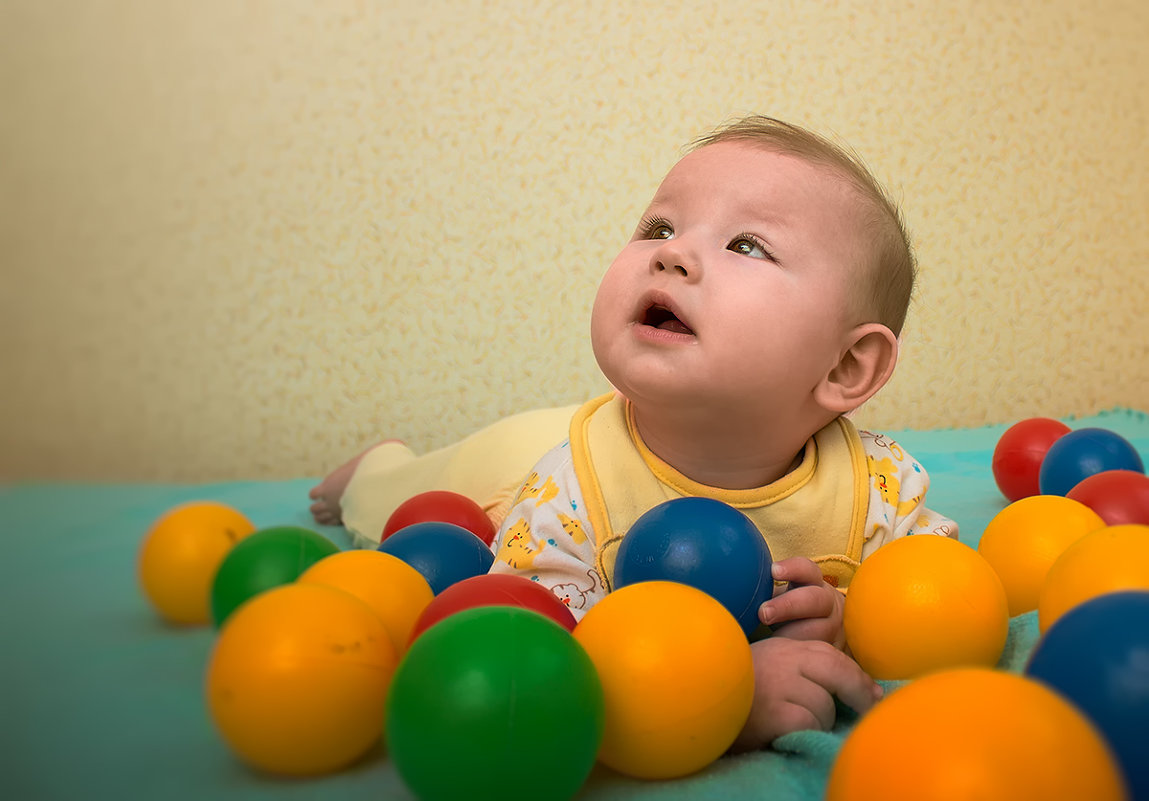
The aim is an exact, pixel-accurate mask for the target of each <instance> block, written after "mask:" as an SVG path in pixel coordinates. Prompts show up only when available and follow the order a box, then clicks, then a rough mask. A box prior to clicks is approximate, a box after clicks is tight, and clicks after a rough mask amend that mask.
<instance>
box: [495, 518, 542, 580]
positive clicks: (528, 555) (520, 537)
mask: <svg viewBox="0 0 1149 801" xmlns="http://www.w3.org/2000/svg"><path fill="white" fill-rule="evenodd" d="M531 540H532V537H531V527H530V525H528V524H527V521H526V520H519V522H517V523H515V524H514V525H513V526H511V527H510V528H509V529H507V536H506V537H505V538H504V539H503V544H502V545H501V546H499V555H498V556H497V557H496V558H497V559H499V560H501V561H503V562H506V563H507V564H508V565H510V566H511V567H513V568H515V569H516V570H525V569H526V568H528V567H532V566H534V563H535V557H536V556H538V555H539V552H540V551H542V549H543V548H545V547H546V546H547V544H546V543H545V542H540V543H539V547H538V548H537V549H536V548H532V547H531Z"/></svg>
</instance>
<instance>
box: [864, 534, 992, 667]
mask: <svg viewBox="0 0 1149 801" xmlns="http://www.w3.org/2000/svg"><path fill="white" fill-rule="evenodd" d="M842 622H843V626H844V628H845V632H846V641H847V642H848V643H849V645H850V649H851V651H852V652H853V655H854V659H856V660H857V662H858V664H859V665H861V666H862V669H863V670H865V671H866V672H867V673H869V674H870V675H871V676H873V677H874V678H877V679H911V678H915V677H917V676H921V675H922V674H924V673H927V672H929V671H933V670H940V669H943V668H952V667H960V666H971V665H976V666H985V667H992V666H993V665H995V664H997V661H998V659H1000V658H1001V653H1002V651H1003V650H1004V649H1005V640H1006V637H1007V636H1008V635H1009V602H1008V600H1007V599H1006V594H1005V589H1004V588H1003V587H1002V584H1001V579H999V578H998V577H997V573H995V572H994V570H993V568H992V567H990V564H989V562H987V561H986V560H985V559H984V558H983V557H982V556H981V555H980V554H978V552H977V551H975V550H974V549H973V548H971V547H969V546H968V545H965V544H964V543H961V542H958V541H957V540H953V539H950V538H949V537H940V536H936V535H932V534H920V535H915V536H909V537H902V538H901V539H898V540H894V541H893V542H891V543H890V544H889V545H884V546H882V547H881V548H879V549H878V550H877V551H875V552H874V554H873V555H871V556H870V557H869V558H867V559H866V560H865V561H864V562H862V564H861V566H860V567H859V568H858V571H857V573H855V574H854V578H853V580H852V581H851V582H850V592H849V595H847V596H846V607H845V611H844V613H843V621H842Z"/></svg>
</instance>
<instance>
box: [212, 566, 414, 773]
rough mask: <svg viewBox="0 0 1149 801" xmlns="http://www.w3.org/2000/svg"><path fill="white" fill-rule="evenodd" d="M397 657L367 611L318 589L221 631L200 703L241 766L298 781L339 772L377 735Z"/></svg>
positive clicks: (269, 597)
mask: <svg viewBox="0 0 1149 801" xmlns="http://www.w3.org/2000/svg"><path fill="white" fill-rule="evenodd" d="M397 663H398V656H397V654H396V652H395V646H394V645H392V644H391V637H390V635H389V634H388V633H387V630H386V629H385V628H384V627H383V623H382V621H380V620H379V617H378V616H377V615H376V614H375V613H374V612H372V611H371V608H370V607H368V606H367V604H365V603H363V602H362V601H360V600H359V599H358V598H356V597H354V596H353V595H351V594H350V593H347V592H344V591H342V590H337V589H334V588H333V587H326V586H323V585H320V584H287V585H284V586H281V587H277V588H275V589H272V590H268V591H267V592H264V593H262V594H260V595H258V596H256V597H255V598H253V599H251V600H250V601H248V602H247V603H245V604H244V605H243V606H241V607H240V608H239V609H237V610H236V611H235V612H234V613H233V614H232V615H230V616H229V617H228V619H227V621H226V622H225V623H224V625H223V628H222V629H220V633H219V637H218V638H217V640H216V643H215V648H214V649H213V651H212V654H211V658H210V661H209V663H208V668H207V701H208V708H209V710H210V712H211V717H212V720H213V721H214V722H215V725H216V728H217V729H218V730H219V733H220V735H221V736H222V737H223V739H224V741H225V742H226V743H227V744H228V745H229V746H230V747H231V749H232V750H233V751H234V752H235V753H236V755H237V756H239V757H240V758H241V759H242V760H243V761H245V762H247V763H248V764H250V765H252V766H254V767H256V768H260V769H262V770H265V771H269V772H271V773H278V774H287V775H296V776H305V775H316V774H321V773H329V772H331V771H335V770H338V769H340V768H343V767H345V766H347V765H349V764H351V763H352V762H354V761H355V760H356V759H358V758H359V757H361V756H362V755H363V754H365V753H366V752H367V751H368V750H369V749H370V748H371V747H372V746H373V745H374V744H375V743H376V742H377V741H378V740H379V738H380V737H381V736H382V734H383V714H384V704H385V702H386V698H387V689H388V687H389V686H390V683H391V676H392V675H393V674H394V672H395V668H396V665H397Z"/></svg>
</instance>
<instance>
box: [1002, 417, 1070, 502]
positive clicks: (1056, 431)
mask: <svg viewBox="0 0 1149 801" xmlns="http://www.w3.org/2000/svg"><path fill="white" fill-rule="evenodd" d="M1070 431H1071V429H1070V428H1069V426H1067V425H1066V424H1065V423H1063V422H1061V421H1060V420H1051V419H1050V418H1048V417H1031V418H1029V419H1028V420H1022V421H1021V422H1019V423H1015V424H1014V425H1012V426H1010V427H1009V428H1008V429H1006V432H1005V433H1004V434H1002V435H1001V439H999V440H998V441H997V446H996V447H995V448H994V450H993V478H994V481H996V482H997V488H998V489H1000V490H1001V494H1002V495H1004V496H1005V497H1006V498H1008V499H1009V500H1010V501H1017V500H1020V499H1022V498H1028V497H1029V496H1031V495H1038V494H1040V492H1041V490H1040V489H1039V487H1038V474H1039V472H1040V471H1041V462H1042V460H1043V459H1045V454H1046V452H1047V451H1048V450H1049V448H1050V446H1051V445H1053V443H1054V442H1056V441H1057V440H1059V439H1061V437H1063V436H1064V435H1066V434H1068V433H1069V432H1070Z"/></svg>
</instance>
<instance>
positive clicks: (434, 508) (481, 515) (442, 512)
mask: <svg viewBox="0 0 1149 801" xmlns="http://www.w3.org/2000/svg"><path fill="white" fill-rule="evenodd" d="M416 523H453V524H454V525H456V526H461V527H463V528H465V529H467V531H469V532H471V533H472V534H474V535H475V536H476V537H478V538H479V539H481V540H482V541H483V542H485V543H486V544H487V545H490V544H491V541H492V540H494V539H495V524H494V523H492V522H491V518H489V517H487V513H486V512H484V511H483V507H481V506H479V504H477V503H475V502H474V501H472V500H471V499H470V498H468V497H467V496H465V495H460V494H459V493H457V492H449V491H448V490H431V491H430V492H421V493H419V494H418V495H416V496H414V497H412V498H408V499H407V500H405V501H403V503H401V504H399V506H398V507H397V508H396V509H395V511H394V512H392V513H391V516H390V517H389V518H387V524H386V525H385V526H383V536H382V539H381V540H380V541H383V540H386V539H387V538H388V537H390V536H391V535H392V534H394V533H395V532H396V531H398V530H399V529H401V528H406V527H407V526H412V525H414V524H416Z"/></svg>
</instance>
